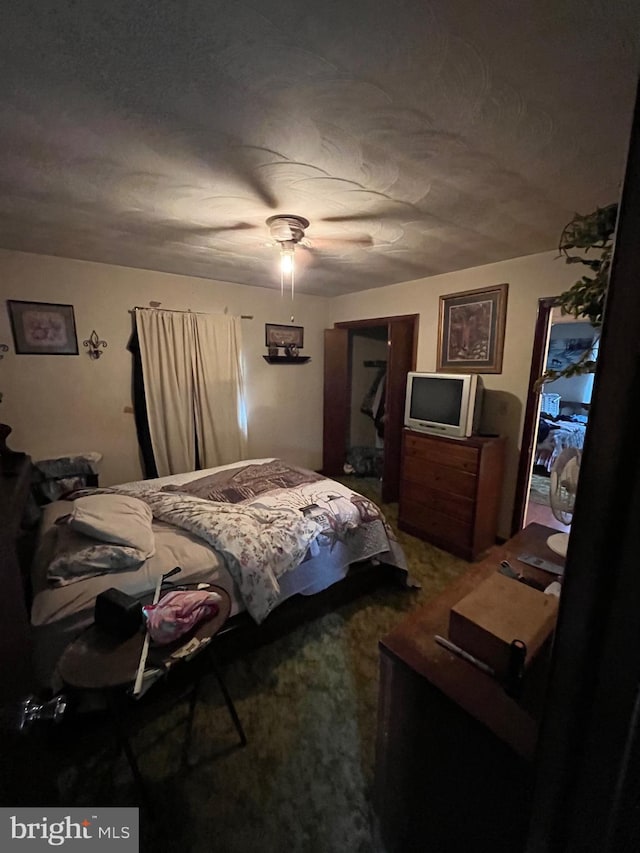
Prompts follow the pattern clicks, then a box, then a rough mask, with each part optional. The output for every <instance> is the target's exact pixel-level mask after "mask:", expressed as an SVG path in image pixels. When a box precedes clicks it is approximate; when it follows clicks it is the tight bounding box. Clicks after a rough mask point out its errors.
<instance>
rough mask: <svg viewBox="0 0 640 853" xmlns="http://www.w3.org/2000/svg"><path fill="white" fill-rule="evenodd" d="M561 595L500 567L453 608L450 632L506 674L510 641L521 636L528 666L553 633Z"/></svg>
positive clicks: (481, 657) (469, 648)
mask: <svg viewBox="0 0 640 853" xmlns="http://www.w3.org/2000/svg"><path fill="white" fill-rule="evenodd" d="M557 613H558V598H557V597H556V596H554V595H545V594H544V593H543V592H540V591H539V590H537V589H533V588H532V587H529V586H526V584H523V583H520V582H519V581H517V580H514V579H513V578H508V577H505V576H504V575H501V574H499V573H498V572H496V573H495V574H493V575H491V576H490V577H489V578H487V580H485V581H483V582H482V583H481V584H479V585H478V586H477V587H476V588H475V589H474V590H473V592H470V593H469V594H468V595H466V596H465V597H464V598H462V599H461V600H460V601H458V603H457V604H455V605H454V606H453V607H452V608H451V612H450V615H449V638H450V639H451V641H452V642H453V643H455V644H456V645H458V646H460V648H462V649H464V650H465V651H467V652H469V653H470V654H472V655H474V657H477V658H479V659H480V660H481V661H484V662H485V663H487V664H488V665H489V666H491V667H493V669H494V670H495V671H496V675H498V676H499V677H505V676H506V675H507V674H508V669H509V657H510V646H511V643H512V642H513V640H522V642H523V643H524V644H525V645H526V647H527V656H526V660H525V666H526V665H527V664H528V663H530V662H531V660H532V659H533V658H534V657H535V655H536V653H537V652H538V651H539V650H540V647H541V646H542V644H543V643H544V642H545V640H546V639H547V638H548V637H549V635H550V634H551V633H552V631H553V629H554V627H555V622H556V617H557Z"/></svg>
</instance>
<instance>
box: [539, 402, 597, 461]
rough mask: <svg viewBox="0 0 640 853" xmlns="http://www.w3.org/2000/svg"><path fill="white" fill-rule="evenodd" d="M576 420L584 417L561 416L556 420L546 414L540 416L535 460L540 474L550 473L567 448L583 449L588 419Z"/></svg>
mask: <svg viewBox="0 0 640 853" xmlns="http://www.w3.org/2000/svg"><path fill="white" fill-rule="evenodd" d="M574 418H583V416H581V415H569V416H563V415H560V416H559V417H557V418H555V417H549V416H546V415H544V414H542V415H540V421H539V424H538V440H537V443H536V452H535V459H534V464H535V465H536V466H537V468H538V473H543V472H546V473H550V472H551V468H552V467H553V463H554V462H555V461H556V459H557V458H558V456H559V455H560V452H561V451H562V450H563V449H564V448H565V447H577V448H582V446H583V445H584V436H585V432H586V428H587V424H586V417H584V420H575V419H574Z"/></svg>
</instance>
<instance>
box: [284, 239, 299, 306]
mask: <svg viewBox="0 0 640 853" xmlns="http://www.w3.org/2000/svg"><path fill="white" fill-rule="evenodd" d="M295 249H296V244H295V243H294V242H293V240H284V241H283V242H282V243H280V295H281V296H283V295H284V285H285V281H288V283H289V285H290V287H291V299H293V296H294V291H295V279H296V272H295V260H294V252H295Z"/></svg>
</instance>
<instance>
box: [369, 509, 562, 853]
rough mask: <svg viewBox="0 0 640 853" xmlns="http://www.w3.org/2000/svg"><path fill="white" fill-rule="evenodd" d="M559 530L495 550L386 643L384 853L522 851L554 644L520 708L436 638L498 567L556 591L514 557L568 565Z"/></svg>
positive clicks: (379, 777) (379, 748) (378, 799)
mask: <svg viewBox="0 0 640 853" xmlns="http://www.w3.org/2000/svg"><path fill="white" fill-rule="evenodd" d="M554 532H556V531H554V530H552V529H550V528H548V527H543V526H542V525H539V524H531V525H529V526H528V527H526V528H525V529H524V530H521V531H520V532H519V533H518V534H516V536H514V537H513V538H512V539H510V540H509V541H508V542H506V543H505V544H504V545H502V546H496V547H495V548H492V549H491V551H490V553H489V554H488V556H487V557H486V558H485V559H484V560H483V561H481V562H479V563H475V564H474V565H472V566H470V567H469V570H468V571H467V572H466V573H465V574H464V575H462V576H461V577H460V578H458V580H456V581H455V582H454V583H453V584H451V585H450V586H449V587H447V588H446V589H445V590H444V591H443V592H442V593H441V594H440V595H438V596H436V597H435V598H433V599H432V600H430V601H429V602H427V603H426V604H425V605H423V606H421V607H416V608H415V609H414V610H412V611H411V612H410V613H409V614H408V615H407V616H406V617H405V618H404V619H403V620H402V621H401V622H400V623H399V624H398V625H397V626H396V627H395V628H394V629H393V630H392V631H391V633H389V634H388V635H387V636H385V637H384V638H383V639H382V640H381V641H380V644H379V648H380V687H379V697H378V731H377V742H376V772H375V807H376V812H377V815H378V820H379V826H378V828H379V831H380V834H381V836H382V839H383V841H384V845H385V849H386V850H387V851H388V853H409V851H413V850H416V851H418V850H420V851H421V850H424V851H427V850H428V851H434V853H435V851H437V853H461V851H473V853H484V851H487V853H519V851H521V850H522V847H523V842H524V838H525V836H526V831H527V826H528V819H529V801H530V799H529V798H530V786H531V783H532V774H533V759H534V756H535V751H536V743H537V738H538V728H539V724H540V719H541V717H542V711H543V707H544V697H545V692H546V682H547V675H548V668H549V650H550V644H548V645H547V646H546V647H545V649H544V650H543V651H541V652H540V654H539V655H538V657H537V658H536V659H535V660H534V662H533V663H532V664H531V665H530V667H529V668H528V669H527V671H526V674H525V677H524V682H523V689H522V692H521V694H520V695H519V697H518V698H515V697H513V696H510V695H507V693H506V692H505V690H504V688H503V687H502V686H501V684H500V683H499V682H498V681H496V680H495V679H494V678H492V677H491V676H489V675H487V674H486V673H485V672H483V671H481V670H480V669H477V668H476V667H475V666H473V665H472V664H470V663H468V662H467V661H466V660H463V659H462V658H460V657H458V656H456V655H454V654H452V653H451V652H449V651H448V650H447V649H444V648H442V647H441V646H440V645H438V643H436V641H435V639H434V638H435V636H436V634H440V635H442V636H444V637H446V636H447V633H448V624H449V614H450V611H451V607H452V606H453V605H454V604H456V603H457V602H458V601H460V599H462V598H464V596H465V595H467V594H468V593H470V592H471V591H472V590H474V589H475V588H476V587H477V586H478V585H479V584H480V583H482V582H483V581H484V580H486V579H487V578H488V577H490V576H491V575H492V574H494V573H495V572H496V571H497V570H498V568H499V567H500V561H501V560H504V559H507V560H509V561H510V563H511V564H512V565H513V566H514V568H516V569H518V570H519V571H521V572H522V573H523V574H524V575H525V577H527V578H530V579H532V580H535V581H536V582H539V583H543V584H547V583H551V582H552V581H553V580H554V576H553V575H550V574H548V573H546V572H543V571H541V570H540V569H536V568H532V567H531V566H529V565H527V564H525V563H521V562H519V560H518V555H520V554H523V553H528V554H534V555H535V556H538V557H542V558H543V559H545V560H549V561H550V562H554V563H557V564H560V565H562V564H563V563H564V561H563V560H562V559H561V558H560V557H558V556H557V555H555V554H553V553H552V552H551V551H550V550H549V548H548V546H547V544H546V540H547V537H548V536H549V535H550V534H552V533H554ZM513 583H514V584H517V583H518V581H517V580H514V581H513Z"/></svg>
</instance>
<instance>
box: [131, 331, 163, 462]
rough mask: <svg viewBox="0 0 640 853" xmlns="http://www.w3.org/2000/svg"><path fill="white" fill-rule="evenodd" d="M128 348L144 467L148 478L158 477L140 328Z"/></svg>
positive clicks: (137, 427)
mask: <svg viewBox="0 0 640 853" xmlns="http://www.w3.org/2000/svg"><path fill="white" fill-rule="evenodd" d="M127 349H128V350H129V352H130V353H131V355H132V356H133V410H134V413H135V419H136V432H137V434H138V445H139V446H140V455H141V456H142V467H143V469H144V475H145V477H146V478H150V477H157V476H158V469H157V468H156V460H155V458H154V456H153V447H152V445H151V433H150V432H149V420H148V418H147V406H146V402H145V396H144V377H143V375H142V359H141V358H140V342H139V340H138V330H137V329H136V328H135V320H134V328H133V332H132V333H131V339H130V340H129V344H128V347H127Z"/></svg>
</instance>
